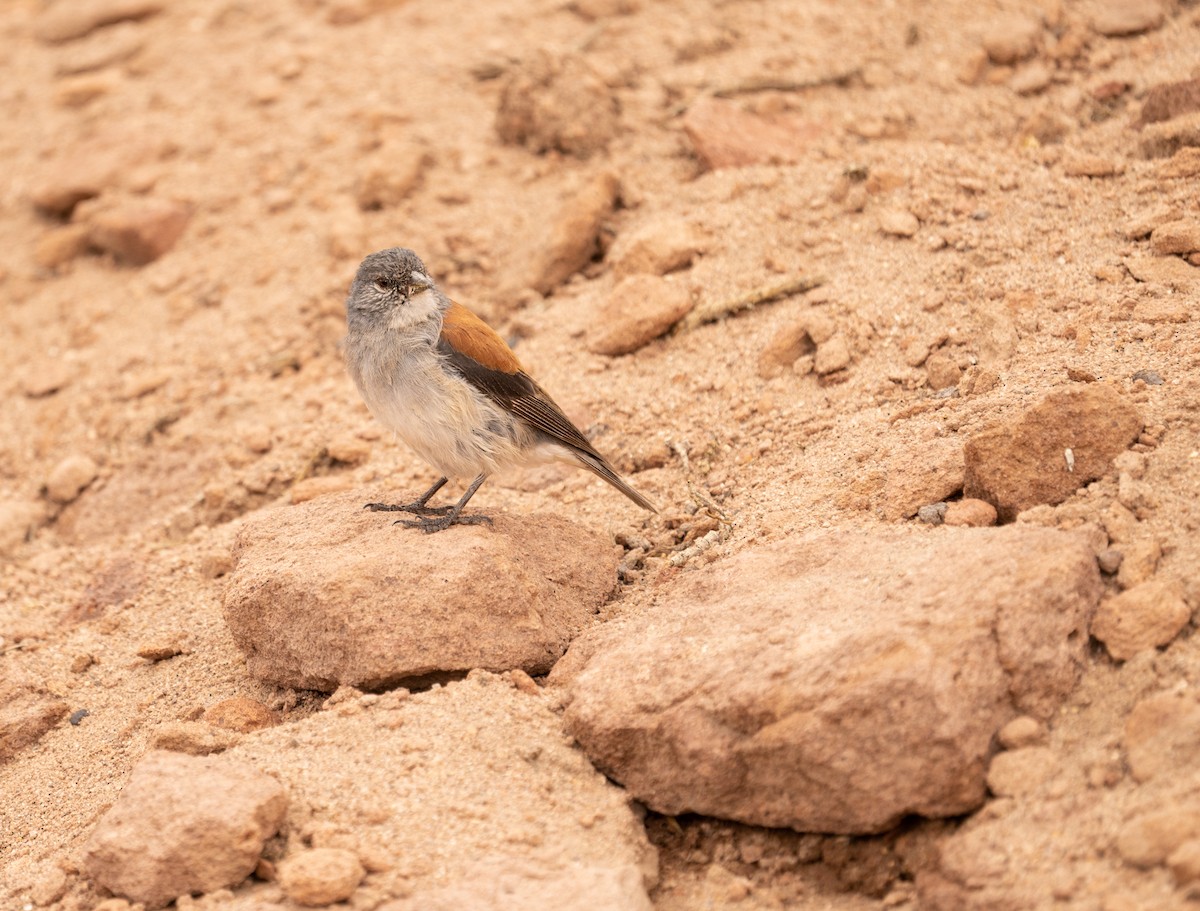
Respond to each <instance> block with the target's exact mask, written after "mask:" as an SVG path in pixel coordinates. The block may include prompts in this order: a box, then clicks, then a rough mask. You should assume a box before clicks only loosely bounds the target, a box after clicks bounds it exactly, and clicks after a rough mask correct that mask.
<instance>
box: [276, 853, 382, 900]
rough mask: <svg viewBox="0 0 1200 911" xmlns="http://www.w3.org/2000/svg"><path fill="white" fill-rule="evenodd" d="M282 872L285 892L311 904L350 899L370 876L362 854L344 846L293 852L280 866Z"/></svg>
mask: <svg viewBox="0 0 1200 911" xmlns="http://www.w3.org/2000/svg"><path fill="white" fill-rule="evenodd" d="M278 872H279V882H280V885H282V886H283V891H284V894H285V895H287V897H288V898H290V899H291V900H292V901H294V902H296V903H297V904H299V905H307V906H309V907H320V906H324V905H332V904H333V903H334V902H340V901H346V900H347V899H349V898H350V896H352V895H353V894H354V890H355V889H357V888H358V884H359V883H361V882H362V879H363V877H364V876H365V875H366V871H365V870H363V867H362V864H361V863H360V862H359V860H358V857H357V856H356V855H355V854H353V853H352V852H350V851H345V850H342V849H341V848H313V849H311V850H308V851H301V852H299V853H297V854H292V855H290V856H288V857H287V858H285V859H284V861H283V863H281V864H280V865H279V871H278Z"/></svg>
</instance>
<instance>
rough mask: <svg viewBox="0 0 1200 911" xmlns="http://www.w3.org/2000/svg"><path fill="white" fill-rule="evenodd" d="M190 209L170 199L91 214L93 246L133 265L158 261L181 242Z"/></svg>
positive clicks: (127, 203)
mask: <svg viewBox="0 0 1200 911" xmlns="http://www.w3.org/2000/svg"><path fill="white" fill-rule="evenodd" d="M191 216H192V210H191V206H189V205H187V204H185V203H182V202H177V201H175V200H169V199H132V200H128V201H125V202H121V203H117V204H114V205H111V206H104V207H102V208H100V209H99V210H97V211H94V212H92V213H90V215H89V217H88V219H87V224H88V228H89V231H88V237H89V241H90V242H91V244H92V245H93V246H95V247H98V248H99V249H101V250H104V251H106V252H108V253H112V254H113V255H114V256H116V257H117V258H118V259H122V260H125V261H126V262H128V263H131V264H133V265H138V266H140V265H145V264H146V263H149V262H153V261H154V260H156V259H158V258H159V257H160V256H162V255H163V254H164V253H166V252H167V251H168V250H170V249H171V248H172V247H173V246H175V242H176V241H178V240H179V238H180V236H181V235H182V234H183V229H184V228H186V227H187V223H188V221H189V220H190V219H191Z"/></svg>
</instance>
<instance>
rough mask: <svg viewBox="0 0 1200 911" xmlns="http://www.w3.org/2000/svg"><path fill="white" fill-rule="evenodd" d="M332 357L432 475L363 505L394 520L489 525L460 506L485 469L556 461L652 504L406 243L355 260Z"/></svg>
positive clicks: (429, 529)
mask: <svg viewBox="0 0 1200 911" xmlns="http://www.w3.org/2000/svg"><path fill="white" fill-rule="evenodd" d="M343 353H344V356H345V362H346V367H347V371H348V372H349V374H350V376H351V377H352V378H353V380H354V383H355V385H356V386H357V387H358V391H359V393H360V394H361V396H362V398H363V401H364V402H365V403H366V405H367V408H368V410H370V412H371V414H372V415H374V417H375V418H376V420H378V421H379V422H380V423H381V424H383V425H384V426H385V427H387V428H389V429H390V430H392V431H394V432H395V433H396V435H397V436H399V437H400V439H401V440H403V441H404V442H405V443H406V444H407V445H408V446H409V448H410V449H412V450H413V451H414V452H416V453H417V455H419V456H420V457H421V458H422V459H424V460H425V461H426V462H428V463H429V464H430V465H431V466H432V467H433V468H435V469H436V470H437V471H438V472H439V474H440V475H441V477H440V478H439V479H438V480H437V481H435V482H434V484H433V486H432V487H430V488H429V490H427V491H426V492H425V493H424V494H422V495H421V496H420V497H418V498H417V499H416V500H414V501H412V502H411V503H400V504H387V503H368V504H366V506H365V507H364V508H366V509H370V510H374V511H388V512H397V511H399V512H407V513H411V514H413V515H414V516H416V518H415V519H411V520H409V519H399V520H397V523H396V524H402V525H406V526H409V527H412V528H420V529H421V530H422V531H424V532H426V533H433V532H438V531H443V530H445V529H447V528H449V527H450V526H452V525H467V524H476V525H477V524H481V523H489V524H490V523H491V519H490V518H489V517H488V516H484V515H475V514H471V515H463V508H464V507H465V506H466V505H467V502H468V501H469V500H470V499H471V497H473V496H474V495H475V492H476V491H477V490H479V488H480V486H481V485H482V484H483V482H484V481H485V480H487V478H488V476H489V475H491V474H493V473H495V472H497V471H501V470H503V469H506V468H511V467H515V466H519V465H527V464H532V463H537V462H544V461H565V462H568V463H572V464H574V465H576V466H578V467H580V468H584V469H586V470H587V471H590V472H592V473H593V474H595V475H597V476H599V477H601V478H603V479H604V480H605V481H607V482H608V483H609V484H611V485H612V486H613V487H615V488H616V489H617V490H619V491H621V493H623V494H624V495H625V496H627V497H628V498H629V499H630V500H632V501H633V502H634V503H636V504H637V505H638V506H640V507H642V508H643V509H646V510H649V511H650V512H653V513H657V512H658V510H657V509H656V508H655V507H654V505H653V504H652V503H651V502H650V501H649V500H647V499H646V497H644V496H643V495H642V494H641V493H639V492H638V491H637V490H635V489H634V488H633V487H631V486H630V485H629V484H628V483H627V482H626V481H625V480H624V479H623V478H621V476H620V475H618V474H617V472H616V471H615V470H614V469H613V467H612V465H611V464H610V463H609V461H608V460H607V459H606V458H605V457H604V456H603V455H601V454H600V453H599V452H598V451H597V450H596V448H595V447H594V446H593V445H592V444H591V443H590V442H589V441H588V439H587V437H585V436H584V435H583V433H581V432H580V430H579V428H578V427H576V426H575V425H574V424H573V423H572V422H571V420H570V419H569V418H568V417H567V416H566V415H565V414H564V413H563V410H562V409H561V408H560V407H559V406H558V405H556V404H555V402H554V400H553V399H552V398H550V396H549V394H548V393H547V392H546V391H545V390H544V389H542V387H541V386H539V385H538V384H537V383H536V382H534V380H533V379H532V378H531V377H530V376H529V374H528V373H527V372H526V371H525V368H524V367H523V366H522V365H521V362H520V360H518V358H517V356H516V354H514V353H513V350H512V348H510V347H509V346H508V344H507V343H506V342H505V341H504V339H502V338H501V337H500V336H499V334H497V333H496V331H495V330H494V329H492V327H491V326H489V325H488V324H487V323H486V322H484V321H483V320H482V319H481V318H480V317H479V316H477V315H476V314H475V313H473V312H472V311H471V310H469V309H468V308H467V307H465V306H463V305H462V304H459V303H455V302H454V301H452V300H450V298H448V297H447V296H446V295H445V294H443V293H442V291H441V289H439V288H438V286H437V283H436V282H435V281H434V280H433V278H431V277H430V275H429V270H428V269H426V267H425V264H424V263H423V262H422V261H421V259H420V258H419V257H418V256H417V254H416V253H414V252H413V251H412V250H410V249H407V248H405V247H391V248H389V249H387V250H380V251H378V252H376V253H372V254H371V255H370V256H368V257H366V259H364V260H363V261H362V263H361V264H360V265H359V267H358V271H357V273H356V274H355V276H354V281H353V282H352V284H351V285H350V291H349V294H348V295H347V297H346V338H345V341H344V343H343ZM464 477H471V478H473V480H472V481H471V483H470V485H469V486H468V487H467V490H466V492H465V493H464V494H463V495H462V497H461V498H460V499H459V500H458V502H456V503H454V504H453V505H448V506H430V505H429V500H430V499H431V498H432V497H433V495H434V494H436V493H437V492H438V491H439V490H441V489H442V487H444V486H445V485H446V483H447V482H448V481H449V480H450V478H464Z"/></svg>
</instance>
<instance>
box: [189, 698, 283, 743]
mask: <svg viewBox="0 0 1200 911" xmlns="http://www.w3.org/2000/svg"><path fill="white" fill-rule="evenodd" d="M204 720H205V721H207V722H208V723H209V724H211V725H213V726H215V727H219V728H225V729H226V730H229V731H237V732H238V733H240V734H248V733H250V732H251V731H258V730H261V729H262V728H269V727H272V726H273V725H276V724H279V716H278V715H277V714H276V713H275V712H272V711H271V710H270V709H269V708H267V707H266V706H265V705H263V704H262V703H261V702H256V701H255V700H253V699H250V698H248V697H246V696H233V697H231V698H229V699H223V700H221V701H220V702H218V703H217V704H216V705H214V706H211V707H210V708H209V709H208V710H207V711H206V712H205V713H204Z"/></svg>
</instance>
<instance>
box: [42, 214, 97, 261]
mask: <svg viewBox="0 0 1200 911" xmlns="http://www.w3.org/2000/svg"><path fill="white" fill-rule="evenodd" d="M88 233H89V232H88V226H87V225H62V226H61V227H58V228H51V229H50V230H49V231H47V232H46V233H45V234H43V235H42V236H41V239H40V240H38V242H37V246H36V247H35V248H34V250H33V261H34V262H35V263H37V264H38V265H39V266H41V267H42V268H43V269H58V268H59V267H61V266H64V265H66V264H67V263H69V262H70V261H71V260H73V259H75V258H76V257H78V256H82V255H83V254H84V253H86V252H87V250H88V247H89V241H88Z"/></svg>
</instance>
